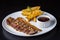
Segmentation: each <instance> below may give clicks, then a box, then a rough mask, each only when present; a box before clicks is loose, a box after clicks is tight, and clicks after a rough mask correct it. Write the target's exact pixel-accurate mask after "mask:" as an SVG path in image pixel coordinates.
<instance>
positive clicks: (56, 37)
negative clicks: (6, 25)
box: [0, 0, 60, 40]
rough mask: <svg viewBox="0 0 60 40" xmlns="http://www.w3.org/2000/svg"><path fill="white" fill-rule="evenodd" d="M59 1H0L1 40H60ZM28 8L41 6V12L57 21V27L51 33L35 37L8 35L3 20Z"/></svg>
mask: <svg viewBox="0 0 60 40" xmlns="http://www.w3.org/2000/svg"><path fill="white" fill-rule="evenodd" d="M59 3H60V2H59V1H58V0H28V1H27V0H20V1H15V0H10V1H9V0H5V1H4V0H1V1H0V4H1V5H0V40H60V27H59V26H60V25H59V23H60V12H59V11H60V5H59ZM27 6H31V7H32V6H41V10H43V11H46V12H49V13H50V14H52V15H54V16H55V17H56V19H57V21H58V22H57V25H56V27H55V28H54V29H53V30H51V31H50V32H48V33H46V34H43V35H39V36H35V37H21V36H20V37H19V36H15V35H12V34H10V33H8V32H7V31H6V30H4V29H3V27H2V20H3V19H4V17H5V16H7V15H8V14H10V13H12V12H16V11H20V10H22V9H24V8H26V7H27Z"/></svg>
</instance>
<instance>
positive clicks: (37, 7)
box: [31, 6, 40, 10]
mask: <svg viewBox="0 0 60 40" xmlns="http://www.w3.org/2000/svg"><path fill="white" fill-rule="evenodd" d="M39 9H40V6H35V7H32V8H31V10H39Z"/></svg>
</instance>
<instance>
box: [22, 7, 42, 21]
mask: <svg viewBox="0 0 60 40" xmlns="http://www.w3.org/2000/svg"><path fill="white" fill-rule="evenodd" d="M39 9H40V6H35V7H32V8H30V7H27V9H23V10H22V15H24V16H26V18H27V19H28V21H30V20H33V21H35V22H36V17H37V16H39V15H42V14H43V12H42V11H41V10H39Z"/></svg>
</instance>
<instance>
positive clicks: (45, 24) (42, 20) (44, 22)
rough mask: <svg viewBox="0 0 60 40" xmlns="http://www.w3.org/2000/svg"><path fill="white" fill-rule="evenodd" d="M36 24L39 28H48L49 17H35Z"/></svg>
mask: <svg viewBox="0 0 60 40" xmlns="http://www.w3.org/2000/svg"><path fill="white" fill-rule="evenodd" d="M37 22H38V25H40V26H41V27H49V26H50V24H51V20H50V17H49V16H47V15H42V16H39V17H37Z"/></svg>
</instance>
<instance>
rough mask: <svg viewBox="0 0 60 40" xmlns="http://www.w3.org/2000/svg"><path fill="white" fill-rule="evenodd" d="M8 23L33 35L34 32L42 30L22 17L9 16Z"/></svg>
mask: <svg viewBox="0 0 60 40" xmlns="http://www.w3.org/2000/svg"><path fill="white" fill-rule="evenodd" d="M7 24H8V25H10V26H12V27H13V28H14V29H16V30H17V31H21V32H24V33H26V34H29V35H32V34H35V33H37V32H39V31H41V30H40V29H38V28H37V27H35V26H33V25H31V24H30V23H28V22H27V21H26V20H24V19H23V18H21V17H18V18H17V19H14V18H12V17H9V18H8V19H7Z"/></svg>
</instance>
